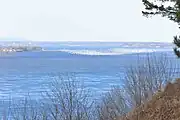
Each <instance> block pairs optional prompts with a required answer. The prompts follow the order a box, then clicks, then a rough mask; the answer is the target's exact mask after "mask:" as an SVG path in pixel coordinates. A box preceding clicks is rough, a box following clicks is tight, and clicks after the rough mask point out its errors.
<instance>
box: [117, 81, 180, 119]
mask: <svg viewBox="0 0 180 120" xmlns="http://www.w3.org/2000/svg"><path fill="white" fill-rule="evenodd" d="M179 119H180V79H177V80H176V81H175V82H174V83H170V82H169V83H168V84H167V85H166V87H165V88H164V90H163V91H161V92H158V94H156V95H154V96H153V97H152V99H151V100H150V101H148V102H147V103H145V104H142V105H141V106H139V107H138V108H136V109H134V110H133V111H132V112H130V113H128V114H127V115H126V116H123V117H121V118H119V120H179Z"/></svg>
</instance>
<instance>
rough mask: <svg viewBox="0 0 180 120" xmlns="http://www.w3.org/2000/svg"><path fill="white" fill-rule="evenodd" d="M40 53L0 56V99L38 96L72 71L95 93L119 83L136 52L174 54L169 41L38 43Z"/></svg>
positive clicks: (133, 59) (170, 55)
mask: <svg viewBox="0 0 180 120" xmlns="http://www.w3.org/2000/svg"><path fill="white" fill-rule="evenodd" d="M34 44H37V45H40V46H42V47H43V48H44V51H41V52H22V53H12V54H9V55H7V56H1V57H0V99H8V98H9V97H12V98H21V97H24V96H25V95H27V94H28V93H29V95H31V98H38V97H39V96H40V95H41V92H43V91H45V90H46V89H45V87H46V86H48V85H49V84H50V83H51V82H52V81H53V80H54V77H56V76H58V75H60V74H64V73H65V74H67V73H69V74H73V75H75V76H76V79H78V80H80V81H83V82H84V85H85V87H87V88H89V89H90V90H91V91H92V92H94V93H95V94H100V93H102V92H106V91H108V90H109V89H110V87H111V86H113V85H117V84H120V83H121V80H122V79H123V77H124V74H125V71H126V68H127V67H128V66H130V65H133V64H135V63H134V61H135V60H137V55H138V54H140V55H141V56H143V55H145V54H146V53H147V52H150V53H151V52H156V54H159V53H162V52H166V53H168V56H169V58H170V59H174V58H175V56H174V54H173V52H172V45H171V44H168V43H119V42H116V43H111V42H109V43H100V42H89V43H87V42H84V43H83V42H76V43H73V42H56V43H55V42H46V43H45V42H44V43H42V42H39V43H34Z"/></svg>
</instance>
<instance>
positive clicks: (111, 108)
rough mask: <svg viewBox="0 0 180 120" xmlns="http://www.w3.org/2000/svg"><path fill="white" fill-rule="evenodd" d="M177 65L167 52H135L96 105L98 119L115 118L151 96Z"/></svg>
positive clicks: (165, 82)
mask: <svg viewBox="0 0 180 120" xmlns="http://www.w3.org/2000/svg"><path fill="white" fill-rule="evenodd" d="M178 68H179V67H178V66H177V65H176V64H174V61H172V60H170V59H168V57H167V55H166V54H161V55H156V54H147V55H145V56H137V59H136V60H135V61H133V64H132V65H131V64H130V67H129V68H127V71H126V73H125V78H124V79H123V80H122V81H121V83H122V84H121V85H120V86H119V87H114V88H113V89H112V90H111V91H110V92H108V93H107V94H105V95H104V97H103V98H102V101H101V102H100V104H99V105H98V107H97V116H98V119H99V120H115V119H116V118H117V117H118V116H122V115H124V114H126V113H127V112H128V111H129V110H132V109H133V108H134V107H137V106H139V105H141V104H143V103H144V102H146V101H148V100H150V99H151V97H152V95H153V94H154V93H155V92H156V91H158V90H162V89H163V86H164V85H165V84H167V82H168V81H172V80H173V79H174V77H175V75H176V73H177V72H178V70H179V69H178Z"/></svg>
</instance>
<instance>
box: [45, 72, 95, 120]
mask: <svg viewBox="0 0 180 120" xmlns="http://www.w3.org/2000/svg"><path fill="white" fill-rule="evenodd" d="M46 97H47V98H48V101H50V103H49V107H48V108H49V112H50V117H51V118H50V119H51V120H91V116H90V113H91V108H92V104H93V101H90V96H89V93H88V90H87V89H85V88H84V86H83V84H82V83H81V82H80V81H78V80H76V78H75V77H74V76H72V75H66V76H65V77H63V76H59V77H58V78H56V79H55V80H54V82H53V83H52V85H51V88H50V91H48V92H47V94H46Z"/></svg>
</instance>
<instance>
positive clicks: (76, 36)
mask: <svg viewBox="0 0 180 120" xmlns="http://www.w3.org/2000/svg"><path fill="white" fill-rule="evenodd" d="M142 9H143V5H142V3H141V0H131V1H129V0H0V39H2V38H20V39H27V40H34V41H57V40H63V41H72V40H78V41H91V40H101V41H102V40H104V41H111V40H112V41H143V42H146V41H165V42H168V41H170V42H171V41H172V39H173V36H174V35H176V34H177V33H178V32H179V30H178V27H177V25H176V24H174V23H173V22H170V21H168V20H166V19H163V18H161V17H153V18H152V19H147V18H145V17H143V16H142V14H141V10H142Z"/></svg>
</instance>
